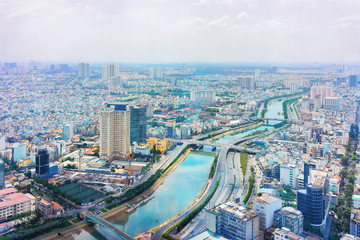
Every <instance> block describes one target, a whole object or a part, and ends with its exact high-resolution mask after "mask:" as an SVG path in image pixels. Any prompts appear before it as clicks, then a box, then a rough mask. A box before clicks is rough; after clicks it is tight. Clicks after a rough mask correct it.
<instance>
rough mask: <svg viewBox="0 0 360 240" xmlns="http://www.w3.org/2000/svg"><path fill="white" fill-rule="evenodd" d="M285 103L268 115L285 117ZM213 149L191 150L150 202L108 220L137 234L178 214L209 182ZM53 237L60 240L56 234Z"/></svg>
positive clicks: (94, 231)
mask: <svg viewBox="0 0 360 240" xmlns="http://www.w3.org/2000/svg"><path fill="white" fill-rule="evenodd" d="M282 102H283V101H278V102H272V103H270V104H269V106H268V111H267V114H266V117H267V118H279V119H283V118H284V117H283V115H282V112H283V111H282ZM279 122H280V121H269V124H270V125H272V124H276V123H279ZM272 128H273V127H272V126H269V125H266V126H263V125H260V126H258V127H255V128H250V129H248V130H246V131H244V132H239V133H235V134H232V135H226V136H223V137H221V138H219V139H217V140H214V141H219V142H221V143H227V142H231V141H233V140H235V139H239V138H241V137H245V136H246V135H248V134H251V133H254V132H255V131H262V130H265V129H268V130H270V129H272ZM210 149H211V147H208V146H206V147H205V148H204V151H201V152H200V151H193V152H191V153H190V154H189V155H188V156H187V158H186V159H185V160H184V161H183V162H182V163H181V164H180V165H179V166H178V167H177V168H176V169H175V170H174V171H173V172H172V173H171V174H170V175H169V176H168V177H167V178H166V179H165V181H164V182H163V184H162V185H160V187H159V188H158V189H157V190H156V191H155V192H154V194H153V195H152V196H151V197H150V198H149V200H148V201H147V202H145V203H144V204H142V205H140V206H139V207H138V208H136V209H135V210H133V211H131V212H129V213H127V212H119V213H117V214H114V215H112V216H110V217H109V218H107V220H108V221H110V222H111V223H113V224H114V225H115V226H117V227H118V228H119V229H121V230H123V231H124V232H126V233H127V234H129V235H130V236H132V237H135V236H137V235H139V234H141V233H143V232H145V231H147V230H149V229H151V228H153V227H155V226H157V225H159V224H161V223H162V222H165V221H166V220H168V219H170V218H172V217H173V216H175V215H176V214H177V213H179V212H180V211H181V210H183V209H184V208H185V207H186V206H187V205H188V204H189V203H190V202H191V201H192V200H193V199H194V198H195V197H196V195H197V194H198V193H199V192H200V190H201V188H202V186H203V184H204V182H205V181H206V178H207V175H208V172H209V169H210V166H211V163H212V161H213V159H214V156H215V153H213V152H210ZM217 150H218V149H217ZM52 239H56V237H55V238H52ZM62 239H74V240H82V239H87V240H100V239H101V240H103V239H116V237H115V236H114V235H112V233H111V232H110V231H109V230H107V229H104V228H103V227H99V226H98V225H94V226H86V227H83V228H79V229H74V230H72V231H71V232H69V233H67V234H65V235H64V236H63V237H62Z"/></svg>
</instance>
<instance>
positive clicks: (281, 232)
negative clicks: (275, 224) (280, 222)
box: [274, 228, 304, 240]
mask: <svg viewBox="0 0 360 240" xmlns="http://www.w3.org/2000/svg"><path fill="white" fill-rule="evenodd" d="M274 240H304V238H303V237H301V236H299V235H296V234H295V233H293V232H291V231H290V229H287V228H282V229H280V228H277V229H275V232H274Z"/></svg>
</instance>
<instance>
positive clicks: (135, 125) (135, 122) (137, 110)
mask: <svg viewBox="0 0 360 240" xmlns="http://www.w3.org/2000/svg"><path fill="white" fill-rule="evenodd" d="M145 139H146V106H131V107H130V142H131V143H133V142H137V143H145Z"/></svg>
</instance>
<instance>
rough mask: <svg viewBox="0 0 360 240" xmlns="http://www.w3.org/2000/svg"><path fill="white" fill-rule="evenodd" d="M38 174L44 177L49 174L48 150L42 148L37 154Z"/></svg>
mask: <svg viewBox="0 0 360 240" xmlns="http://www.w3.org/2000/svg"><path fill="white" fill-rule="evenodd" d="M35 169H36V174H39V175H44V174H46V173H48V172H49V153H48V151H47V149H46V148H41V149H39V151H38V152H37V154H36V160H35Z"/></svg>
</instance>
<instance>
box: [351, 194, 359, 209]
mask: <svg viewBox="0 0 360 240" xmlns="http://www.w3.org/2000/svg"><path fill="white" fill-rule="evenodd" d="M352 205H353V208H356V209H360V195H353V197H352Z"/></svg>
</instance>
